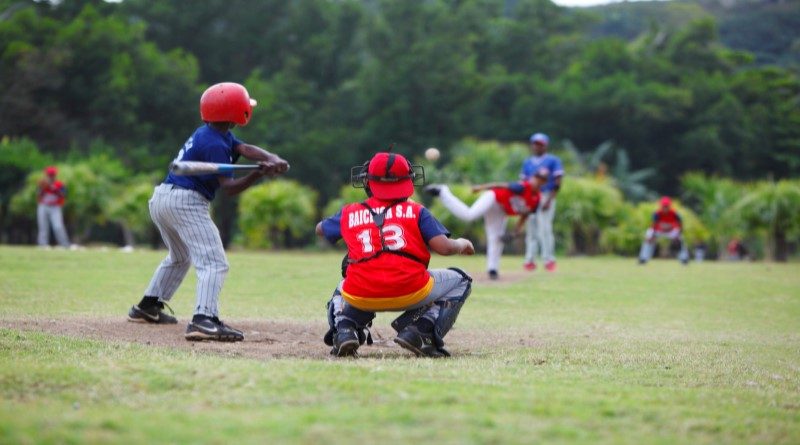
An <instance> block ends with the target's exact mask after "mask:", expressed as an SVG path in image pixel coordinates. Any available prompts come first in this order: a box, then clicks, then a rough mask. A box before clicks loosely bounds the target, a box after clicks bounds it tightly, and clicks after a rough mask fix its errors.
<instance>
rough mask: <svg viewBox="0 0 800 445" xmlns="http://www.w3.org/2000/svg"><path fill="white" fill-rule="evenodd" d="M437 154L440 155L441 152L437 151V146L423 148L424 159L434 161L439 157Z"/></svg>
mask: <svg viewBox="0 0 800 445" xmlns="http://www.w3.org/2000/svg"><path fill="white" fill-rule="evenodd" d="M439 156H441V153H439V149H438V148H434V147H431V148H429V149H427V150H425V159H427V160H429V161H435V160H437V159H439Z"/></svg>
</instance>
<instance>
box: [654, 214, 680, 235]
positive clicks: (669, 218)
mask: <svg viewBox="0 0 800 445" xmlns="http://www.w3.org/2000/svg"><path fill="white" fill-rule="evenodd" d="M675 228H678V229H679V228H681V217H680V216H678V213H677V212H675V211H674V210H672V209H669V210H667V211H666V212H664V211H661V210H659V211H657V212H655V213H653V230H655V231H656V232H670V231H672V229H675Z"/></svg>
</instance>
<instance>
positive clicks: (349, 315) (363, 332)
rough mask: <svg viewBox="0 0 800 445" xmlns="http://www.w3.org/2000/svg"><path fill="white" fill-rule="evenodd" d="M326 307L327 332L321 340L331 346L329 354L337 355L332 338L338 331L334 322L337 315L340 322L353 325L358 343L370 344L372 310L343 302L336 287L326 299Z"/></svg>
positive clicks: (373, 316)
mask: <svg viewBox="0 0 800 445" xmlns="http://www.w3.org/2000/svg"><path fill="white" fill-rule="evenodd" d="M327 309H328V310H327V315H328V332H326V333H325V336H324V337H323V338H322V341H324V342H325V344H326V345H328V346H333V349H332V350H331V354H333V355H338V351H337V350H336V346H335V344H334V343H335V341H334V338H335V337H336V334H337V332H338V328H337V323H336V317H337V315H338V316H339V317H341V318H342V320H341V321H340V323H345V324H351V325H353V326H354V327H355V331H356V335H358V344H359V345H363V344H364V343H366V344H368V345H371V344H372V333H370V331H369V328H370V327H372V319H374V318H375V313H374V312H367V311H362V310H360V309H356V308H354V307H352V306H350V305H347V304H345V302H344V298H342V293H341V292H340V291H339V289H338V288H337V289H336V290H334V291H333V296H332V297H331V299H330V300H329V301H328V304H327Z"/></svg>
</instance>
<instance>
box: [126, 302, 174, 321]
mask: <svg viewBox="0 0 800 445" xmlns="http://www.w3.org/2000/svg"><path fill="white" fill-rule="evenodd" d="M164 307H166V308H167V309H169V311H170V312H172V308H170V307H169V306H167V305H165V304H164V303H159V304H158V306H153V307H149V308H148V307H146V308H144V309H142V308H141V307H139V305H133V306H132V307H131V310H129V311H128V321H132V322H134V323H153V324H175V323H177V322H178V319H177V318H175V317H173V316H172V315H169V314H167V313H165V312H164ZM173 313H174V312H173Z"/></svg>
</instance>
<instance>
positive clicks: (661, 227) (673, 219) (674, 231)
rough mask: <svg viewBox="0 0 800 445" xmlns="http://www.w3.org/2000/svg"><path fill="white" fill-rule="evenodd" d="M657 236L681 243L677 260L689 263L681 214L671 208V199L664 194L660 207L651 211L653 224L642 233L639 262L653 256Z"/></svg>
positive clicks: (642, 262)
mask: <svg viewBox="0 0 800 445" xmlns="http://www.w3.org/2000/svg"><path fill="white" fill-rule="evenodd" d="M657 238H669V239H670V240H672V241H673V242H674V241H677V242H679V243H680V244H681V250H680V253H678V260H680V262H681V263H682V264H688V263H689V251H688V249H687V248H686V243H685V242H684V239H683V223H682V222H681V216H680V215H679V214H678V212H676V211H675V210H673V209H672V200H671V199H669V197H667V196H664V197H663V198H661V201H660V208H659V209H658V210H657V211H655V212H653V224H652V225H651V226H650V228H648V229H647V232H645V235H644V242H643V243H642V248H641V250H640V251H639V264H645V263H647V262H648V261H649V260H650V258H652V256H653V250H654V249H655V244H656V239H657Z"/></svg>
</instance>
